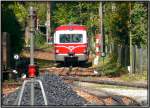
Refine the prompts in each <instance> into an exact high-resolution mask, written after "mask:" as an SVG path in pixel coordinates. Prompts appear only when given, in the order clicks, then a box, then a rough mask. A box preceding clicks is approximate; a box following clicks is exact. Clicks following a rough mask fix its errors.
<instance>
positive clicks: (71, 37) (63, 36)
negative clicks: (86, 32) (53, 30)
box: [60, 34, 83, 43]
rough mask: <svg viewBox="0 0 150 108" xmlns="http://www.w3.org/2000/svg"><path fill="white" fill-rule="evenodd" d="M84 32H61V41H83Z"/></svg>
mask: <svg viewBox="0 0 150 108" xmlns="http://www.w3.org/2000/svg"><path fill="white" fill-rule="evenodd" d="M82 42H83V36H82V34H60V43H82Z"/></svg>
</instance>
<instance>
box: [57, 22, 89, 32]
mask: <svg viewBox="0 0 150 108" xmlns="http://www.w3.org/2000/svg"><path fill="white" fill-rule="evenodd" d="M86 29H87V28H86V27H85V26H83V25H76V24H73V25H62V26H59V27H57V28H56V29H55V31H60V30H86Z"/></svg>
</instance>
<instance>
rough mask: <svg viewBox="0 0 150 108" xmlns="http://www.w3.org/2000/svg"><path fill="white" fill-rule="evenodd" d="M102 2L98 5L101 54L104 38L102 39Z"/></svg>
mask: <svg viewBox="0 0 150 108" xmlns="http://www.w3.org/2000/svg"><path fill="white" fill-rule="evenodd" d="M102 6H103V5H102V2H100V4H99V17H100V27H99V28H100V39H101V43H100V44H101V45H100V46H101V52H102V53H103V51H104V47H103V46H104V40H103V39H104V37H103V7H102Z"/></svg>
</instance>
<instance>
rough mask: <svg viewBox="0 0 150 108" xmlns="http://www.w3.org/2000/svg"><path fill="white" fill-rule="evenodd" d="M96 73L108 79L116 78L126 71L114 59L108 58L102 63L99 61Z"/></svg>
mask: <svg viewBox="0 0 150 108" xmlns="http://www.w3.org/2000/svg"><path fill="white" fill-rule="evenodd" d="M97 71H98V72H99V74H100V75H102V76H109V77H117V76H120V75H122V74H126V73H127V69H126V68H124V67H122V66H121V65H120V64H118V63H117V62H116V61H115V60H114V58H113V57H110V56H109V57H106V58H105V60H104V63H103V61H102V60H101V61H100V64H99V66H98V67H97Z"/></svg>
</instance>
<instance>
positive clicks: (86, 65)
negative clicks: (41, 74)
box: [56, 62, 92, 68]
mask: <svg viewBox="0 0 150 108" xmlns="http://www.w3.org/2000/svg"><path fill="white" fill-rule="evenodd" d="M70 66H72V67H81V68H89V67H91V66H92V62H66V63H64V62H59V63H57V65H56V67H58V68H59V67H70Z"/></svg>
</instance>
